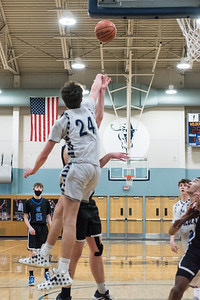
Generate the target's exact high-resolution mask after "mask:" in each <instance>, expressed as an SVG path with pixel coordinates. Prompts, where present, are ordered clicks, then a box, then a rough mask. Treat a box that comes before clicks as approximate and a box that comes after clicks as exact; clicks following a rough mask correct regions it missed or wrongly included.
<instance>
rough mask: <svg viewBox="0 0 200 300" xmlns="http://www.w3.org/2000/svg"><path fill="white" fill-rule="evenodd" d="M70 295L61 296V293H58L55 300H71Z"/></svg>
mask: <svg viewBox="0 0 200 300" xmlns="http://www.w3.org/2000/svg"><path fill="white" fill-rule="evenodd" d="M71 299H72V297H67V298H63V296H62V293H60V294H58V296H57V297H56V300H71Z"/></svg>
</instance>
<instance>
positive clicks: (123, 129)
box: [103, 118, 150, 157]
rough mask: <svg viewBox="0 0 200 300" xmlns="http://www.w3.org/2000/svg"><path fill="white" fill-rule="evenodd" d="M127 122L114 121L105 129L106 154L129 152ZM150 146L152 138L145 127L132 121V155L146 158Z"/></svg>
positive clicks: (123, 119) (124, 119) (122, 120)
mask: <svg viewBox="0 0 200 300" xmlns="http://www.w3.org/2000/svg"><path fill="white" fill-rule="evenodd" d="M127 137H128V129H127V120H126V118H119V119H116V120H114V121H112V122H111V123H110V124H109V125H108V126H107V127H106V129H105V131H104V135H103V145H104V150H105V152H106V153H109V152H118V151H119V152H127V148H128V145H127V142H128V141H127ZM149 145H150V136H149V133H148V130H147V129H146V127H145V125H144V124H142V123H141V122H137V121H136V120H134V119H131V123H130V155H131V156H134V157H145V156H146V155H147V152H148V149H149Z"/></svg>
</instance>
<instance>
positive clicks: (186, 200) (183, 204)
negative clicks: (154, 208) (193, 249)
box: [170, 179, 200, 300]
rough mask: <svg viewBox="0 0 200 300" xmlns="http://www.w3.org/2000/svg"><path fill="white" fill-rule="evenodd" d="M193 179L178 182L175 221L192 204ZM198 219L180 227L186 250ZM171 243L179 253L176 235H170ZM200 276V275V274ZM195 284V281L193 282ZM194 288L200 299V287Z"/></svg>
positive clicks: (174, 209)
mask: <svg viewBox="0 0 200 300" xmlns="http://www.w3.org/2000/svg"><path fill="white" fill-rule="evenodd" d="M190 181H191V180H189V179H181V180H180V181H179V182H178V187H179V191H180V199H179V200H178V202H177V203H176V204H174V206H173V222H172V223H174V222H175V221H176V220H178V219H180V218H181V217H182V216H183V215H184V214H185V212H186V211H187V209H188V207H189V205H190V197H189V195H188V193H187V189H188V183H190ZM197 221H198V218H194V219H191V220H189V221H186V222H185V223H184V224H183V225H182V226H181V228H180V236H181V243H182V246H183V250H184V252H185V251H186V249H187V247H188V242H189V240H190V239H191V238H192V236H193V235H194V231H195V227H196V223H197ZM170 245H171V249H172V251H174V252H175V253H178V246H177V244H176V243H175V235H171V237H170ZM198 277H199V275H198ZM195 280H197V276H195ZM193 284H194V282H193ZM193 288H194V299H196V300H200V289H199V288H198V287H197V286H196V285H195V286H193Z"/></svg>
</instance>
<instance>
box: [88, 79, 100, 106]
mask: <svg viewBox="0 0 200 300" xmlns="http://www.w3.org/2000/svg"><path fill="white" fill-rule="evenodd" d="M102 76H103V74H97V75H96V77H95V80H94V82H93V84H92V86H91V90H90V94H89V98H92V99H93V100H94V101H95V102H97V99H98V96H99V93H100V90H101V87H102Z"/></svg>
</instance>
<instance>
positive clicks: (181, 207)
mask: <svg viewBox="0 0 200 300" xmlns="http://www.w3.org/2000/svg"><path fill="white" fill-rule="evenodd" d="M189 204H190V200H189V199H188V200H187V201H185V202H184V201H182V200H181V199H179V200H178V202H176V203H175V204H174V206H173V221H172V223H174V222H175V221H176V220H178V219H180V218H181V217H182V215H184V213H185V212H186V210H187V208H188V206H189ZM197 221H198V218H195V219H191V220H188V221H186V222H185V223H184V224H183V225H182V226H181V228H180V236H181V241H182V245H183V249H184V250H186V248H187V246H188V242H189V240H190V239H191V238H192V237H193V234H194V232H195V227H196V223H197Z"/></svg>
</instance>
